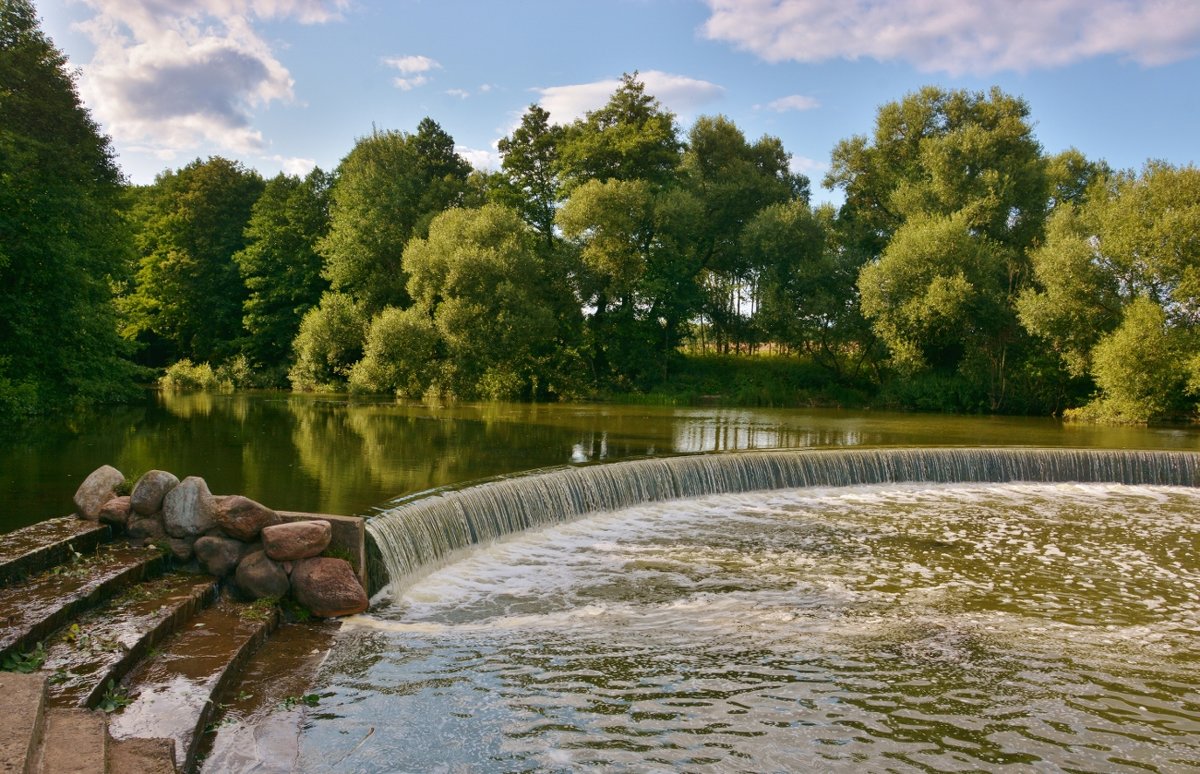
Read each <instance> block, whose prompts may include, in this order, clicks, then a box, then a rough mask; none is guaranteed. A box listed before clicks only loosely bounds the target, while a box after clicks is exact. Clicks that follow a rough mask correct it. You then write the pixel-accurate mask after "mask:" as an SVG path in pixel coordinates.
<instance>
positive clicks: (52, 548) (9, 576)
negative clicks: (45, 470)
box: [0, 516, 112, 585]
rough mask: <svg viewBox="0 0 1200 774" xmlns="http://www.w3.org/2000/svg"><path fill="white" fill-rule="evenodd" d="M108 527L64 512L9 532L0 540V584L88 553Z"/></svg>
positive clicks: (16, 580) (107, 530)
mask: <svg viewBox="0 0 1200 774" xmlns="http://www.w3.org/2000/svg"><path fill="white" fill-rule="evenodd" d="M111 534H112V531H111V530H110V528H109V527H108V525H106V524H98V523H96V522H94V521H85V520H83V519H77V518H75V517H74V516H65V517H63V518H59V519H48V520H46V521H43V522H39V523H37V524H32V525H30V526H28V527H25V528H23V529H19V530H17V531H15V532H9V533H7V534H6V535H4V537H3V539H2V540H0V585H8V584H10V583H16V582H19V581H21V580H23V579H24V578H25V577H26V576H28V575H31V574H33V573H35V572H38V571H39V570H41V569H43V568H45V567H49V566H51V565H54V564H59V563H61V562H65V561H68V560H70V559H71V557H73V556H74V555H75V553H76V552H78V553H81V554H86V553H91V552H92V551H94V550H95V549H96V546H98V545H99V544H100V543H101V542H103V541H104V540H106V539H108V537H109V536H110V535H111Z"/></svg>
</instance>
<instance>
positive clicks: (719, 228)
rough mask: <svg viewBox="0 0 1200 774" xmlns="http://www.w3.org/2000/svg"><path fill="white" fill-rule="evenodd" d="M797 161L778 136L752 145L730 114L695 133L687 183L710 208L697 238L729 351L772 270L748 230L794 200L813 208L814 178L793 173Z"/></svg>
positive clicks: (684, 168)
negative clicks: (748, 305) (748, 304)
mask: <svg viewBox="0 0 1200 774" xmlns="http://www.w3.org/2000/svg"><path fill="white" fill-rule="evenodd" d="M790 159H791V156H790V154H788V153H787V152H786V151H785V150H784V149H783V143H782V142H780V141H779V139H778V138H775V137H767V136H764V137H762V138H760V139H759V140H758V141H757V142H755V143H753V144H751V143H749V142H747V141H746V137H745V135H744V134H743V133H742V131H741V129H739V128H738V127H737V125H736V124H734V123H733V122H732V121H730V120H729V119H728V118H725V117H724V116H716V117H708V116H702V117H700V118H699V119H697V120H696V123H695V124H693V125H692V129H691V131H690V132H689V133H688V144H687V150H686V151H685V152H684V154H683V160H682V164H681V166H680V173H681V179H682V184H683V186H684V187H685V188H686V189H687V190H688V191H689V192H691V193H692V194H693V195H694V196H695V197H696V198H697V199H698V200H699V202H700V205H701V207H702V208H703V213H704V214H703V218H702V219H701V221H700V222H699V224H698V228H697V230H696V232H695V233H694V234H693V239H694V241H695V242H696V249H697V251H698V253H699V256H700V261H701V263H702V264H703V267H704V277H703V283H704V287H705V291H706V295H707V300H706V304H705V309H704V311H705V314H706V316H707V317H708V319H709V320H711V322H712V325H713V328H714V334H715V336H716V338H717V340H718V341H719V342H720V343H721V344H722V345H724V346H728V344H729V342H730V341H731V340H733V341H741V340H743V339H744V338H745V337H746V336H747V335H748V331H747V329H748V325H747V322H748V315H744V314H743V310H742V309H741V308H740V300H741V299H742V298H743V297H744V296H745V295H747V292H748V291H751V292H752V291H753V289H754V288H755V287H756V286H757V285H758V278H759V276H760V275H761V274H762V272H763V271H765V270H766V269H767V267H766V266H765V265H763V264H761V263H756V262H754V261H752V260H750V258H751V256H750V254H749V253H747V252H746V251H744V250H743V249H742V246H741V237H742V232H743V229H745V227H746V225H747V224H748V223H749V222H750V220H751V219H752V218H753V217H754V216H755V214H756V213H757V212H759V211H760V210H762V209H763V208H764V207H768V206H770V205H773V204H781V203H783V202H788V201H792V200H800V201H801V202H802V203H803V204H805V205H807V202H808V185H809V183H808V178H806V177H804V176H803V175H796V174H793V173H792V172H791V171H790V169H789V167H788V165H789V161H790ZM757 257H759V258H762V257H763V255H762V254H759V255H758V256H757Z"/></svg>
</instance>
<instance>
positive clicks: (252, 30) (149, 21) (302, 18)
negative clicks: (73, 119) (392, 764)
mask: <svg viewBox="0 0 1200 774" xmlns="http://www.w3.org/2000/svg"><path fill="white" fill-rule="evenodd" d="M34 2H35V5H36V7H37V10H38V13H39V15H40V16H41V18H42V23H43V29H44V30H45V32H46V33H47V34H48V35H50V37H51V38H52V39H53V40H54V42H55V44H56V45H57V46H58V47H59V48H60V49H61V50H62V51H63V52H64V53H65V54H66V55H67V57H68V58H69V60H70V64H71V66H72V67H74V68H77V69H78V71H79V80H78V85H79V91H80V96H81V97H82V99H83V101H84V104H85V105H86V106H87V107H88V108H89V109H90V110H91V112H92V115H93V117H94V118H95V119H96V120H97V121H98V122H99V124H100V126H101V127H102V129H103V130H104V131H105V132H106V133H107V134H108V135H109V136H110V137H111V138H112V140H113V146H114V148H115V150H116V152H117V156H118V162H119V164H120V166H121V168H122V169H123V170H124V172H125V174H126V176H127V177H128V179H129V180H130V181H131V182H133V183H138V184H143V183H149V182H152V181H153V180H154V177H155V175H157V174H158V173H160V172H162V171H163V170H165V169H176V168H179V167H181V166H183V165H185V164H187V163H189V162H190V161H192V160H193V159H196V158H207V157H208V156H212V155H222V156H225V157H228V158H232V159H236V160H238V161H240V162H242V163H243V164H245V165H246V166H247V167H251V168H254V169H257V170H259V171H260V172H262V173H263V174H264V175H266V176H273V175H275V174H277V173H278V172H280V171H284V172H288V173H291V174H304V173H306V172H307V171H308V170H309V169H311V168H312V167H313V166H314V165H319V166H320V167H322V168H323V169H327V170H332V169H334V168H335V167H336V166H337V164H338V162H339V161H340V160H341V159H342V158H343V157H344V156H345V155H346V154H347V153H348V152H349V151H350V149H351V148H352V147H353V145H354V142H355V140H356V139H358V138H360V137H363V136H365V135H368V134H370V133H371V132H372V130H373V129H380V130H385V129H394V130H400V131H405V132H414V131H416V127H417V124H418V122H419V121H420V120H421V119H422V118H423V117H425V116H430V117H432V118H433V119H434V120H435V121H437V122H438V123H439V124H441V126H442V128H443V129H445V130H446V131H447V132H449V133H450V134H451V136H453V137H454V139H455V142H456V144H457V146H458V151H459V153H460V154H461V155H462V156H463V157H464V158H466V159H467V160H469V161H470V162H471V163H472V164H474V165H475V166H476V167H479V168H483V169H495V168H497V167H498V165H499V161H500V158H499V154H498V152H497V150H496V142H497V140H499V139H500V138H501V137H504V136H506V135H508V134H509V132H511V131H512V129H513V128H514V127H515V126H516V125H517V124H518V122H519V121H520V117H521V114H522V113H523V112H524V111H525V109H526V108H527V107H528V106H529V105H530V104H531V103H535V102H536V103H539V104H541V105H542V106H543V107H544V108H546V109H547V110H549V111H550V113H551V116H552V118H553V120H555V121H557V122H560V123H565V122H569V121H571V120H573V119H575V118H578V117H580V116H582V115H583V114H584V113H585V112H586V111H588V110H591V109H595V108H597V107H599V106H601V105H602V104H603V103H604V102H605V101H606V100H607V98H608V96H609V95H610V94H611V93H612V91H613V90H614V89H615V88H616V85H617V82H618V79H619V78H620V77H621V75H622V74H623V73H627V72H633V71H635V70H636V71H638V72H639V75H640V77H641V79H642V80H643V81H644V82H645V84H646V87H647V91H648V92H649V93H651V94H653V95H654V96H656V97H657V98H658V99H659V100H661V102H662V103H663V105H664V106H666V107H667V108H668V109H670V110H671V111H673V112H674V113H675V114H676V116H677V117H678V120H679V124H680V126H681V128H682V130H683V131H684V132H686V131H687V129H688V128H689V127H690V126H691V124H692V122H693V121H694V120H695V119H696V117H697V116H701V115H715V114H722V115H725V116H727V117H729V118H731V119H733V121H735V122H736V123H737V125H738V126H739V127H741V129H742V130H743V132H744V133H745V134H746V136H747V137H748V138H749V139H751V140H754V139H757V138H758V137H760V136H762V135H764V134H768V135H772V136H775V137H779V138H780V139H781V140H782V141H783V144H784V147H785V148H786V149H787V150H788V151H789V152H790V153H791V154H792V167H793V169H794V170H796V171H799V172H803V173H805V174H807V175H808V176H809V177H810V178H811V179H812V181H813V193H814V197H813V198H814V201H816V202H820V201H833V202H835V203H836V202H837V201H839V200H840V196H839V195H838V193H837V192H830V191H827V190H824V189H822V188H821V187H820V181H821V178H822V176H823V175H824V174H825V172H826V171H827V170H828V167H829V158H830V153H831V151H832V150H833V148H834V146H835V145H836V144H837V142H838V141H839V140H842V139H846V138H848V137H851V136H853V135H857V134H866V135H869V134H870V133H871V131H872V129H873V126H874V119H875V113H876V111H877V110H878V108H879V106H880V105H882V104H885V103H887V102H892V101H896V100H899V99H901V98H903V97H904V95H906V94H908V93H910V92H913V91H916V90H917V89H919V88H921V87H922V86H925V85H936V86H941V87H944V88H954V89H960V88H961V89H969V90H973V91H979V90H987V89H989V88H991V87H992V86H999V87H1000V88H1001V89H1002V90H1004V91H1005V92H1007V93H1009V94H1014V95H1018V96H1021V97H1023V98H1025V99H1026V100H1027V101H1028V103H1029V105H1030V110H1031V118H1032V120H1033V122H1034V128H1035V134H1036V136H1037V138H1038V140H1039V141H1040V142H1041V144H1042V147H1043V148H1044V150H1045V151H1046V152H1047V153H1057V152H1059V151H1062V150H1065V149H1067V148H1070V147H1075V148H1078V149H1079V150H1081V151H1082V152H1083V153H1084V154H1085V155H1086V156H1088V157H1089V158H1092V159H1104V160H1106V161H1107V162H1108V163H1109V164H1110V165H1111V166H1113V167H1115V168H1118V169H1126V168H1135V169H1136V168H1140V167H1141V166H1142V165H1143V164H1144V163H1145V162H1146V161H1147V160H1148V159H1157V160H1164V161H1167V162H1169V163H1172V164H1177V165H1184V164H1193V163H1196V162H1197V152H1196V148H1197V138H1200V0H509V1H508V2H504V1H503V0H41V1H40V2H38V0H34Z"/></svg>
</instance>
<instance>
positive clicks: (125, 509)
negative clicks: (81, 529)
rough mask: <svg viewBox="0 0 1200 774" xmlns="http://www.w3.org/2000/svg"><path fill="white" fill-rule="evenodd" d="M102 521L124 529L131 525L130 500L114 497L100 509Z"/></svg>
mask: <svg viewBox="0 0 1200 774" xmlns="http://www.w3.org/2000/svg"><path fill="white" fill-rule="evenodd" d="M100 521H102V522H104V523H105V524H115V525H117V526H118V527H124V526H125V525H126V524H127V523H129V498H128V497H114V498H113V499H111V500H109V501H108V502H106V503H105V504H104V507H103V508H101V509H100Z"/></svg>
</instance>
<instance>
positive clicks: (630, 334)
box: [557, 180, 703, 384]
mask: <svg viewBox="0 0 1200 774" xmlns="http://www.w3.org/2000/svg"><path fill="white" fill-rule="evenodd" d="M702 217H703V215H702V211H701V208H700V203H699V202H698V201H697V200H696V198H695V197H694V196H692V195H691V194H689V193H688V192H686V191H682V190H678V189H676V190H667V191H661V190H660V191H657V192H656V191H655V189H654V187H653V186H652V184H650V183H649V182H647V181H644V180H609V181H607V182H603V183H602V182H600V181H598V180H592V181H589V182H587V183H585V184H584V185H582V186H580V187H579V188H578V189H577V190H576V191H575V192H574V193H572V194H571V197H570V199H568V200H567V202H566V204H564V205H563V207H562V209H561V210H559V213H558V217H557V222H558V225H559V226H560V227H561V228H562V230H563V234H564V236H566V238H567V239H569V240H571V242H572V244H573V245H574V246H575V248H576V249H577V250H579V254H580V258H581V264H582V271H581V272H580V281H579V294H580V297H581V299H582V300H583V302H584V303H585V304H586V305H588V306H589V307H591V308H592V309H593V310H594V311H593V312H592V315H591V317H590V319H589V320H588V348H589V350H590V352H591V356H592V359H593V362H594V364H595V368H596V370H597V373H598V374H602V375H605V376H611V377H615V378H616V379H617V381H618V382H622V383H626V384H629V383H632V384H637V383H639V382H641V381H643V380H645V378H646V377H648V376H650V375H660V376H661V375H662V374H663V373H664V372H665V370H666V368H667V366H668V364H669V360H670V358H671V356H672V355H673V353H674V351H675V348H676V346H677V345H678V344H679V342H680V339H681V338H682V330H683V325H684V323H685V322H686V321H687V320H688V319H690V318H691V317H692V316H693V315H694V314H695V313H696V312H697V311H699V309H700V304H701V294H700V289H699V285H698V284H697V274H698V272H699V269H700V262H699V259H698V255H697V252H696V250H695V242H694V240H693V239H692V238H691V236H692V234H694V233H695V231H696V230H697V229H699V228H700V225H701V220H702Z"/></svg>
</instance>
